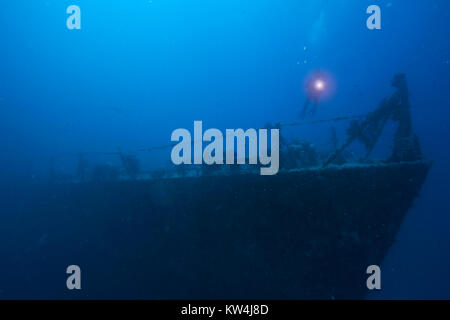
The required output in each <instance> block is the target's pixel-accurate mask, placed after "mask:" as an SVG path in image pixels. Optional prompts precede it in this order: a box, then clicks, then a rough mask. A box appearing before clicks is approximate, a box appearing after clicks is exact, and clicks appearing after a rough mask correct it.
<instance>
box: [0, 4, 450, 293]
mask: <svg viewBox="0 0 450 320" xmlns="http://www.w3.org/2000/svg"><path fill="white" fill-rule="evenodd" d="M71 4H76V5H78V6H80V8H81V12H82V18H81V19H82V20H81V21H82V22H81V30H68V29H67V27H66V19H67V17H68V14H66V8H67V6H69V5H71ZM371 4H377V5H379V6H380V7H381V10H382V29H381V30H368V29H367V27H366V19H367V17H368V15H367V14H366V12H365V11H366V8H367V7H368V6H369V5H371ZM449 12H450V3H449V2H448V1H447V0H429V1H425V0H391V1H388V0H377V1H376V0H369V1H366V0H347V1H337V0H334V1H333V0H329V1H327V0H305V1H299V0H284V1H266V0H260V1H250V0H226V1H225V0H216V1H206V0H191V1H182V0H164V1H162V0H152V1H148V0H133V1H125V0H117V1H100V0H89V1H88V0H71V1H65V0H64V1H62V0H61V1H56V0H53V1H52V0H42V1H41V0H34V1H24V0H3V1H1V3H0V41H1V47H0V66H1V69H0V112H1V116H0V134H1V137H2V139H0V150H1V153H0V176H1V177H2V180H3V181H20V180H21V179H22V180H23V179H34V180H43V179H45V178H46V176H47V175H48V168H49V159H50V158H51V157H52V156H53V155H55V154H65V153H77V152H84V151H105V152H108V151H112V152H114V151H117V149H118V148H122V149H123V150H130V151H133V150H137V149H141V148H147V147H152V146H158V145H165V144H168V143H169V141H170V135H171V133H172V131H173V130H175V129H176V128H180V127H181V128H188V129H190V130H192V127H193V121H194V120H202V121H203V123H204V126H205V127H207V128H213V127H214V128H220V129H225V128H260V127H263V126H264V125H265V123H266V122H277V121H298V120H299V119H298V114H299V112H300V109H301V106H302V105H303V102H304V99H305V93H304V91H303V89H302V86H303V80H304V79H305V78H306V77H307V75H308V74H309V73H310V72H312V71H314V70H317V69H322V70H326V71H327V72H329V73H330V74H331V75H332V76H333V79H334V80H333V81H334V84H335V88H334V93H333V95H332V96H330V97H329V99H327V101H324V102H323V103H320V104H319V108H318V110H317V113H316V115H315V119H328V118H333V117H338V116H347V115H358V114H365V113H367V112H369V111H371V110H373V109H375V108H376V107H377V106H378V104H379V102H380V101H381V99H382V98H384V97H387V96H389V95H390V94H392V92H393V89H392V88H391V87H390V79H391V78H392V76H393V75H394V74H395V73H397V72H404V73H406V75H407V77H408V83H409V87H410V92H411V97H410V100H411V106H412V116H413V126H414V130H415V132H416V133H417V135H418V136H419V138H420V140H421V144H422V148H423V152H424V154H425V155H426V156H427V157H428V158H430V159H432V160H434V166H433V168H432V170H431V172H430V175H429V176H428V179H427V181H426V183H425V185H424V186H423V189H422V193H421V195H420V197H419V198H418V199H417V200H416V202H415V205H414V207H413V208H412V209H411V210H410V212H409V213H408V215H407V217H406V219H405V220H404V223H403V225H402V227H401V230H400V232H399V234H398V235H397V242H396V243H395V244H394V246H393V247H392V248H391V250H390V252H389V254H388V256H387V258H386V260H385V261H384V263H383V265H382V266H381V267H382V270H383V278H382V285H383V289H382V290H381V291H379V292H376V293H372V294H370V295H369V298H374V299H377V298H402V299H403V298H450V275H449V273H448V270H449V267H450V254H449V252H450V233H449V232H448V230H449V228H450V217H449V216H448V213H449V212H450V203H449V200H448V199H449V196H450V193H449V187H448V186H449V179H450V170H449V168H450V166H449V161H450V151H449V148H448V146H449V145H450V144H449V143H450V108H449V103H448V99H449V94H450V91H449V89H450V77H449V75H450V43H449V41H448V29H449V23H448V21H449V19H450V17H449ZM346 125H347V124H337V126H338V129H339V130H340V131H339V136H340V138H341V139H344V136H343V134H344V131H343V128H344V127H346ZM341 129H342V130H341ZM328 130H329V127H327V126H303V127H298V128H296V129H290V131H289V132H288V135H289V137H299V138H302V139H312V140H317V141H318V142H317V143H319V144H320V143H321V142H323V139H324V136H325V137H326V136H327V135H328ZM387 131H388V133H387V134H388V135H389V128H388V130H387ZM391 131H392V130H391ZM390 145H391V141H390V139H388V138H386V137H384V138H383V137H382V139H381V141H380V145H379V146H377V150H376V154H380V155H381V154H383V152H386V151H385V150H387V149H389V147H390ZM142 159H143V162H142V166H143V167H145V168H146V169H154V168H164V167H167V166H168V165H170V152H169V150H163V151H160V152H155V154H152V155H148V154H143V155H142ZM102 160H103V159H102ZM99 161H100V160H99ZM59 165H60V167H59V169H60V170H62V171H70V170H71V167H70V166H71V163H70V161H68V160H63V161H62V163H61V164H59ZM18 201H19V200H18ZM10 218H11V217H10V216H9V215H8V208H7V207H4V208H2V209H0V219H6V220H7V219H10ZM36 241H38V242H39V239H36ZM43 241H44V240H43ZM14 245H15V244H14V242H11V243H9V244H8V246H9V249H10V250H14ZM8 258H9V257H8V256H2V257H0V261H8ZM38 267H39V266H36V268H38ZM1 268H2V267H1V264H0V272H1ZM0 298H8V293H7V292H3V291H2V284H1V283H0Z"/></svg>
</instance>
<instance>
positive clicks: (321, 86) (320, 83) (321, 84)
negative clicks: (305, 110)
mask: <svg viewBox="0 0 450 320" xmlns="http://www.w3.org/2000/svg"><path fill="white" fill-rule="evenodd" d="M314 87H315V88H316V90H319V91H322V90H323V89H324V88H325V83H324V82H323V81H322V80H316V82H315V84H314Z"/></svg>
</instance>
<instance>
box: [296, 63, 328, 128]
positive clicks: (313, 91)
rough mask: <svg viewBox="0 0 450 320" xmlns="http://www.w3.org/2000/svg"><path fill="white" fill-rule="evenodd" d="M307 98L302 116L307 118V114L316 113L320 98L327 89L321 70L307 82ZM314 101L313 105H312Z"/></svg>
mask: <svg viewBox="0 0 450 320" xmlns="http://www.w3.org/2000/svg"><path fill="white" fill-rule="evenodd" d="M305 89H306V100H305V103H304V104H303V110H302V112H301V114H300V118H302V119H303V118H305V117H306V115H307V114H310V115H314V114H315V113H316V110H317V106H318V105H319V98H320V97H321V95H322V93H323V91H324V89H325V81H324V80H323V77H322V76H321V73H320V71H317V72H316V73H315V75H314V76H312V77H310V78H309V79H308V81H307V82H306V87H305ZM311 103H312V107H311V108H310V105H311Z"/></svg>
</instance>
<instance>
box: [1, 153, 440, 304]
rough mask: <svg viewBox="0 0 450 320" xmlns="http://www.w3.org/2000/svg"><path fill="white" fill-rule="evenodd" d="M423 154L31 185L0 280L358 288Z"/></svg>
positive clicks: (243, 293) (11, 292)
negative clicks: (382, 160)
mask: <svg viewBox="0 0 450 320" xmlns="http://www.w3.org/2000/svg"><path fill="white" fill-rule="evenodd" d="M430 165H431V164H430V162H426V161H418V162H410V163H394V164H380V165H360V166H344V167H330V168H326V169H310V170H291V171H289V172H280V173H278V174H277V175H275V176H260V175H256V174H238V175H222V176H220V175H217V176H202V177H187V178H176V179H157V180H144V181H116V182H109V183H76V184H75V183H74V184H59V185H48V186H42V185H41V186H39V187H38V186H34V187H30V188H31V189H30V190H28V191H27V194H28V197H27V198H26V199H23V201H22V202H21V205H20V206H19V205H17V206H16V207H14V206H10V207H9V208H10V212H9V213H10V216H11V217H10V219H8V220H7V222H5V223H4V224H2V226H1V235H0V239H1V240H2V244H1V248H2V249H1V250H2V255H3V256H6V257H10V258H8V259H6V260H5V261H6V263H5V265H4V267H3V272H2V275H1V277H2V278H3V280H4V281H6V283H9V285H4V288H3V291H4V292H5V294H6V293H8V297H12V298H36V297H37V298H71V297H77V298H104V299H108V298H112V299H115V298H122V299H334V298H335V299H359V298H364V297H365V296H366V294H367V292H368V289H367V287H366V279H367V277H368V275H367V274H366V268H367V267H368V266H369V265H381V263H382V261H383V258H384V257H385V256H386V253H387V251H388V249H389V247H390V246H391V245H392V244H393V242H394V241H395V236H396V233H397V231H398V229H399V227H400V225H401V222H402V220H403V218H404V216H405V214H406V213H407V211H408V209H409V208H410V207H411V205H412V204H413V201H414V199H415V198H416V197H417V196H418V194H419V191H420V189H421V186H422V184H423V182H424V181H425V179H426V176H427V172H428V170H429V168H430ZM8 192H9V196H10V197H14V196H15V195H14V193H15V192H17V190H16V191H14V190H13V188H11V189H10V190H5V192H4V194H8ZM22 192H23V190H22ZM5 221H6V219H5ZM18 230H20V232H18ZM72 264H75V265H79V266H80V268H81V270H82V276H83V278H82V285H83V289H82V290H81V291H80V292H78V293H76V294H74V293H73V292H72V291H69V290H67V289H66V287H65V279H66V277H67V276H68V275H66V274H65V270H66V268H67V266H69V265H72ZM19 288H21V289H19ZM40 288H41V289H40Z"/></svg>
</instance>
